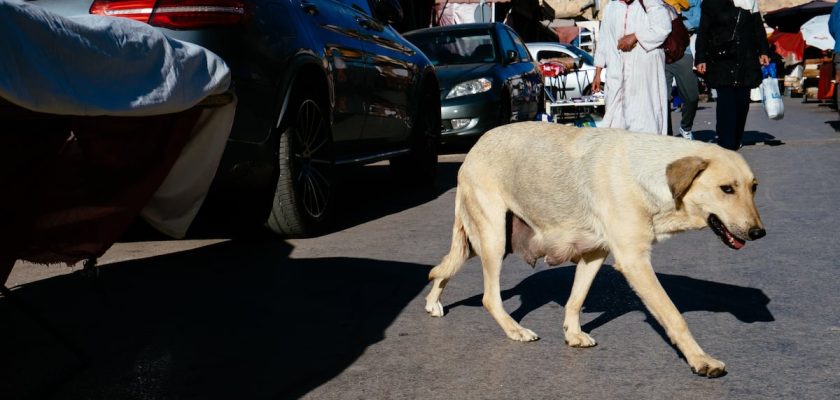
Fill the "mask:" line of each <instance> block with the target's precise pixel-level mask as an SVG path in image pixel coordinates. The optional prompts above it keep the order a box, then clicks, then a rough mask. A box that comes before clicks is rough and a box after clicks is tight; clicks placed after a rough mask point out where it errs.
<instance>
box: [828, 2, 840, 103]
mask: <svg viewBox="0 0 840 400" xmlns="http://www.w3.org/2000/svg"><path fill="white" fill-rule="evenodd" d="M828 33H829V34H830V35H831V37H832V38H833V39H834V82H835V85H837V84H838V83H840V40H838V39H840V38H838V36H840V3H834V7H833V8H832V9H831V15H830V16H829V17H828ZM838 95H840V93H838V92H837V88H835V90H834V98H835V99H836V98H838V97H837V96H838Z"/></svg>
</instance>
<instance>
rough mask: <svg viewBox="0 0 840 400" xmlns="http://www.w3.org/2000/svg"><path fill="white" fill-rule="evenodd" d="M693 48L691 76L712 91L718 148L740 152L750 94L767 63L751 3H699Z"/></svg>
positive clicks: (759, 20)
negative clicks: (701, 77) (699, 76)
mask: <svg viewBox="0 0 840 400" xmlns="http://www.w3.org/2000/svg"><path fill="white" fill-rule="evenodd" d="M700 7H701V13H700V28H699V30H698V33H697V42H696V43H695V52H696V54H695V62H696V63H697V72H699V73H701V74H704V79H705V81H706V83H707V84H708V85H709V86H710V87H712V88H714V89H716V90H717V107H716V109H715V113H716V117H717V125H716V130H717V136H718V144H719V145H720V146H722V147H725V148H727V149H730V150H737V149H738V148H740V147H741V140H742V138H743V135H744V126H745V125H746V122H747V112H748V111H749V105H750V90H751V89H752V88H755V87H758V85H759V84H761V78H762V76H761V66H762V65H767V64H769V63H770V58H769V56H768V55H769V52H770V50H769V45H768V43H767V35H766V33H765V31H764V20H763V19H762V18H761V14H760V13H759V10H758V3H757V2H756V0H704V1H703V3H702V5H701V6H700Z"/></svg>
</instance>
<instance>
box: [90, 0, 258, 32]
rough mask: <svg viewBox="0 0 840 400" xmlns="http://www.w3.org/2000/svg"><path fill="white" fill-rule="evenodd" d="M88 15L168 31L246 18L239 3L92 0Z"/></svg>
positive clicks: (225, 0)
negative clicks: (111, 17) (130, 20)
mask: <svg viewBox="0 0 840 400" xmlns="http://www.w3.org/2000/svg"><path fill="white" fill-rule="evenodd" d="M90 13H91V14H98V15H110V16H113V17H123V18H130V19H133V20H135V21H140V22H146V23H148V24H150V25H154V26H159V27H162V28H169V29H197V28H208V27H217V26H231V25H238V24H240V23H242V21H244V20H245V18H246V17H247V15H248V13H247V9H246V7H245V3H244V2H243V1H241V0H95V1H94V2H93V4H92V5H91V6H90Z"/></svg>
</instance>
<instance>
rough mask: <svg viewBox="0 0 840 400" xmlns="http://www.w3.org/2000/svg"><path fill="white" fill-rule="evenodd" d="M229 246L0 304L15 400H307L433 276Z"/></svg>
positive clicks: (400, 266) (0, 338)
mask: <svg viewBox="0 0 840 400" xmlns="http://www.w3.org/2000/svg"><path fill="white" fill-rule="evenodd" d="M290 251H291V246H290V245H288V244H286V243H284V242H279V243H278V242H275V243H260V244H251V243H238V242H225V243H220V244H216V245H212V246H208V247H204V248H200V249H196V250H192V251H186V252H181V253H175V254H169V255H164V256H158V257H153V258H148V259H142V260H134V261H126V262H120V263H116V264H109V265H104V266H100V267H99V268H100V276H99V278H98V280H92V279H91V278H87V277H83V276H81V275H80V274H71V275H64V276H60V277H56V278H52V279H47V280H44V281H39V282H35V283H31V284H27V285H24V286H21V287H19V288H17V290H14V291H12V292H11V294H10V295H9V296H3V297H0V318H2V326H3V329H2V330H0V360H3V362H2V364H0V365H1V366H0V376H2V380H0V393H3V397H4V398H7V399H20V398H58V399H82V398H84V399H140V398H142V399H152V398H154V399H162V398H167V399H169V398H171V399H180V398H197V399H257V398H273V399H277V398H296V397H299V396H301V395H303V394H305V393H307V392H308V391H310V390H312V389H314V388H316V387H318V386H319V385H321V384H323V383H324V382H326V381H328V380H329V379H331V378H333V377H335V376H336V375H337V374H339V373H340V372H341V371H343V370H344V369H345V368H347V367H348V366H349V365H350V364H351V363H352V362H353V361H354V360H355V359H356V358H358V357H359V356H360V355H361V354H362V353H363V352H364V351H365V349H366V348H367V347H368V346H369V345H371V344H373V343H376V342H379V341H380V340H382V339H383V338H384V332H385V329H386V328H387V327H388V326H389V325H390V324H391V323H392V322H393V321H394V319H395V318H396V317H397V316H398V314H399V313H400V312H401V311H402V309H403V308H404V307H405V306H406V304H407V303H408V302H410V301H411V300H412V299H413V298H414V297H415V296H416V295H417V294H418V293H419V292H420V290H422V288H423V287H424V286H425V285H426V284H427V278H426V276H427V273H428V270H429V267H428V266H421V265H417V264H408V263H400V262H385V261H377V260H368V259H354V258H321V259H303V260H297V259H290V258H289V253H290Z"/></svg>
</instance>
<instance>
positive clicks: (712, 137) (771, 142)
mask: <svg viewBox="0 0 840 400" xmlns="http://www.w3.org/2000/svg"><path fill="white" fill-rule="evenodd" d="M694 140H699V141H701V142H706V143H717V133H715V131H710V130H704V131H694ZM741 142H742V143H743V144H744V146H753V145H756V144H759V143H762V144H765V145H768V146H781V145H783V144H785V142H783V141H781V140H779V139H777V138H776V137H775V136H773V135H771V134H769V133H767V132H758V131H744V137H743V139H742V140H741Z"/></svg>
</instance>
